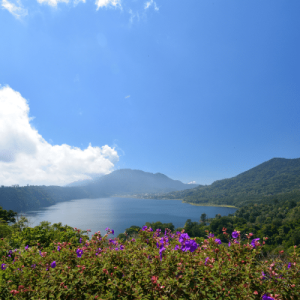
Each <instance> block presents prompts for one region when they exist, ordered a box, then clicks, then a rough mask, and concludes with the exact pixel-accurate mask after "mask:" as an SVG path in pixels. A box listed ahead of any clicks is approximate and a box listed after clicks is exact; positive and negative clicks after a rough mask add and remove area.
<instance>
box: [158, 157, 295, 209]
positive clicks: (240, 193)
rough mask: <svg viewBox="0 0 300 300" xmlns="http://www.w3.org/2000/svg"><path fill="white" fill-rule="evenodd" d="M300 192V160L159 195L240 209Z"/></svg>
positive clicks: (275, 163) (267, 165)
mask: <svg viewBox="0 0 300 300" xmlns="http://www.w3.org/2000/svg"><path fill="white" fill-rule="evenodd" d="M293 190H300V158H297V159H284V158H273V159H271V160H269V161H267V162H264V163H262V164H260V165H258V166H257V167H254V168H252V169H250V170H248V171H246V172H243V173H241V174H239V175H238V176H236V177H233V178H229V179H224V180H218V181H215V182H214V183H212V184H211V185H208V186H198V187H196V188H194V189H190V190H185V191H181V192H172V193H168V194H165V195H163V196H162V195H160V198H163V199H183V200H184V201H185V202H190V203H197V204H201V203H203V204H206V203H211V204H218V205H235V206H242V205H244V204H246V203H248V202H249V201H250V202H251V201H257V200H262V199H265V200H267V198H268V197H269V196H272V195H278V194H281V193H286V192H291V191H293Z"/></svg>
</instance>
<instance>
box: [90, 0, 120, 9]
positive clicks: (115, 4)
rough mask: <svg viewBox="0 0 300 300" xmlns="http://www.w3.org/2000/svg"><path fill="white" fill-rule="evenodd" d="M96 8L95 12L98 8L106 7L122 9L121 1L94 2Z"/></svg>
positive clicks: (104, 0)
mask: <svg viewBox="0 0 300 300" xmlns="http://www.w3.org/2000/svg"><path fill="white" fill-rule="evenodd" d="M95 4H96V6H97V10H98V9H99V8H100V7H107V6H113V7H118V6H119V7H120V8H121V7H122V6H121V0H96V2H95Z"/></svg>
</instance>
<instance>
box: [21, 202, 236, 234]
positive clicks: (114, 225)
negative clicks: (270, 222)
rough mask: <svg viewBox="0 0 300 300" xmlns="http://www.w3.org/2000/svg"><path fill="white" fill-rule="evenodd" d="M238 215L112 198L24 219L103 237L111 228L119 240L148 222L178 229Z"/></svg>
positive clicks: (221, 210) (55, 207)
mask: <svg viewBox="0 0 300 300" xmlns="http://www.w3.org/2000/svg"><path fill="white" fill-rule="evenodd" d="M235 211H236V209H235V208H229V207H216V206H194V205H190V204H187V203H182V202H181V201H180V200H153V199H136V198H120V197H112V198H99V199H79V200H78V199H77V200H71V201H67V202H60V203H57V204H55V205H52V206H49V207H46V208H42V209H40V210H38V211H28V212H26V213H23V215H24V216H26V217H28V218H29V220H30V226H36V225H38V224H39V223H40V222H41V221H49V222H51V223H52V224H53V223H58V222H61V223H62V224H63V225H65V224H67V225H69V226H72V227H77V228H80V229H82V230H86V229H91V231H92V233H94V232H96V231H98V230H100V231H101V234H104V233H105V228H106V227H109V228H111V229H114V231H115V236H117V235H118V234H119V233H123V232H124V231H125V229H126V228H129V227H130V226H132V225H137V226H140V227H142V226H143V225H145V223H146V222H151V223H152V222H157V221H160V222H162V223H170V222H171V223H173V224H174V226H175V228H177V227H183V226H184V224H185V222H186V220H187V219H191V220H192V221H199V219H200V216H201V214H203V213H205V214H206V215H207V217H208V218H211V217H215V215H216V214H221V215H222V216H227V215H228V214H233V213H234V212H235Z"/></svg>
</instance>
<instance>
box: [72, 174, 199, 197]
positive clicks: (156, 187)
mask: <svg viewBox="0 0 300 300" xmlns="http://www.w3.org/2000/svg"><path fill="white" fill-rule="evenodd" d="M76 185H77V186H78V185H79V186H83V187H85V189H86V190H89V191H90V193H91V194H93V195H95V196H107V197H109V196H113V195H133V194H142V193H167V192H170V191H180V190H185V189H190V188H193V187H196V186H198V185H197V184H185V183H182V182H181V181H179V180H173V179H171V178H169V177H168V176H166V175H164V174H162V173H156V174H153V173H150V172H144V171H141V170H131V169H120V170H116V171H113V172H112V173H110V174H107V175H104V176H102V177H99V178H96V179H93V180H90V181H87V180H85V181H84V182H75V183H71V184H69V185H68V186H76Z"/></svg>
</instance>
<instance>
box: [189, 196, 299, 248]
mask: <svg viewBox="0 0 300 300" xmlns="http://www.w3.org/2000/svg"><path fill="white" fill-rule="evenodd" d="M224 227H225V228H227V229H228V232H230V233H231V232H233V231H234V230H235V229H238V230H239V231H241V234H242V237H244V236H245V233H248V232H252V233H253V234H255V236H257V237H259V238H263V237H264V236H268V240H267V241H266V246H265V247H264V249H265V250H264V251H265V252H276V251H278V250H281V249H285V250H288V249H291V248H292V246H294V245H300V202H296V201H295V200H292V199H290V200H282V199H280V200H278V199H275V200H274V201H273V202H272V203H261V204H254V205H253V204H252V205H250V204H249V205H245V206H243V207H241V208H240V209H238V210H237V211H236V212H235V214H234V215H229V216H224V217H221V216H220V215H219V216H216V217H215V218H212V219H208V225H207V226H205V224H204V223H202V222H201V223H198V222H192V221H191V220H187V222H186V223H185V226H184V229H185V231H186V232H187V233H188V234H189V235H190V236H191V237H202V238H203V237H205V236H206V233H205V230H208V231H211V232H214V233H215V234H216V236H217V237H218V238H219V239H221V240H222V241H225V239H224V236H223V232H222V229H223V228H224Z"/></svg>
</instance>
